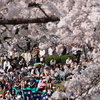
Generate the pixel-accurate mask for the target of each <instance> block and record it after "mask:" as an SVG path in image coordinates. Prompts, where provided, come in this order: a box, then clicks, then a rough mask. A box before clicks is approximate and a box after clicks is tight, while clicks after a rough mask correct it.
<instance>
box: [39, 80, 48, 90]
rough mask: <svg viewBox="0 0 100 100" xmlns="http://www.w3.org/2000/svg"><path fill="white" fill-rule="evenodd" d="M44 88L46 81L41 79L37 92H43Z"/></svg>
mask: <svg viewBox="0 0 100 100" xmlns="http://www.w3.org/2000/svg"><path fill="white" fill-rule="evenodd" d="M45 86H46V81H45V80H42V79H41V80H40V82H39V83H38V89H39V91H43V90H44V89H45Z"/></svg>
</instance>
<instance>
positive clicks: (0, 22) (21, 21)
mask: <svg viewBox="0 0 100 100" xmlns="http://www.w3.org/2000/svg"><path fill="white" fill-rule="evenodd" d="M55 21H60V19H59V18H58V17H56V16H51V17H49V18H45V17H42V18H33V19H21V18H19V19H11V20H8V19H5V20H0V25H4V24H8V25H10V24H12V25H17V24H28V23H47V22H55Z"/></svg>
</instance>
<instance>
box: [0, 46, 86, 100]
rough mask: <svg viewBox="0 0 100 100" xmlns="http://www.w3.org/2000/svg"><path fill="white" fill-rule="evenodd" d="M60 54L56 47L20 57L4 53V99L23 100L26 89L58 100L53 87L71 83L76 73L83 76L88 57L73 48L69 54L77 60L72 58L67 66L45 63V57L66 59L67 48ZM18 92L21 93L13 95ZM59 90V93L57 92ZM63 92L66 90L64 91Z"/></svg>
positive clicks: (0, 86)
mask: <svg viewBox="0 0 100 100" xmlns="http://www.w3.org/2000/svg"><path fill="white" fill-rule="evenodd" d="M60 49H61V52H60V53H57V52H56V50H55V48H54V47H53V46H50V47H49V48H48V49H47V50H45V49H39V48H37V47H34V48H33V50H32V51H29V50H23V52H21V53H19V52H18V51H17V50H16V49H15V48H14V50H13V51H10V52H7V53H4V54H3V55H2V56H1V66H0V76H1V77H0V91H3V90H4V92H3V94H2V95H1V98H4V99H6V100H22V98H23V99H25V98H24V96H22V92H21V90H23V89H25V88H37V89H38V90H37V91H38V92H40V93H42V92H45V93H46V94H48V95H49V96H50V98H53V99H54V100H56V98H55V97H53V96H52V94H53V93H54V91H55V87H54V86H53V84H56V83H58V82H60V81H67V80H68V79H71V77H72V75H73V73H72V71H73V70H74V69H76V70H77V72H78V73H79V74H81V69H82V68H85V67H86V65H85V62H86V61H85V57H84V56H83V54H82V51H83V50H82V48H79V47H78V46H77V45H72V47H71V50H70V54H72V55H75V59H74V60H72V59H70V57H68V58H67V59H66V62H65V63H64V64H62V63H60V62H59V63H57V62H56V60H55V59H54V58H51V60H50V65H47V64H46V63H45V60H44V59H45V57H47V56H52V55H58V56H63V55H67V52H66V51H67V50H66V46H64V45H62V46H61V48H60ZM13 88H16V89H17V90H18V92H17V93H16V92H15V91H12V90H13ZM58 90H60V89H57V91H58ZM63 91H64V90H63Z"/></svg>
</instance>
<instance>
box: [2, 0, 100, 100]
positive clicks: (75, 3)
mask: <svg viewBox="0 0 100 100" xmlns="http://www.w3.org/2000/svg"><path fill="white" fill-rule="evenodd" d="M31 2H33V3H34V2H35V3H39V4H40V5H41V8H42V9H43V10H44V11H45V12H46V14H47V15H48V16H51V15H55V16H57V17H59V18H60V21H59V22H48V23H47V24H46V25H44V24H40V25H38V24H28V30H25V29H21V27H22V25H16V26H13V25H8V26H7V27H8V29H7V27H4V26H2V25H1V26H0V40H1V41H2V43H3V45H4V47H5V48H6V49H8V50H11V49H12V48H13V45H14V44H15V43H16V42H18V43H19V41H20V40H21V39H22V38H23V37H24V36H28V37H31V38H32V39H35V40H37V39H38V40H40V38H41V37H43V36H46V38H47V39H48V40H49V41H48V42H47V43H46V44H45V43H43V42H41V40H40V44H39V48H41V49H43V48H45V49H46V48H47V47H48V46H49V45H50V44H51V43H52V42H57V43H58V44H61V43H63V44H68V45H70V44H72V43H76V44H81V45H84V44H88V43H90V44H91V46H93V47H94V48H95V49H97V50H98V52H99V50H100V30H99V29H100V16H99V15H100V0H0V18H1V19H3V20H5V19H8V20H10V19H16V18H17V19H18V18H22V19H24V18H41V17H46V16H45V15H44V14H43V12H42V11H41V10H40V9H38V8H37V7H33V8H30V7H28V4H29V3H31ZM16 29H19V30H20V31H19V33H18V34H17V35H16V34H15V32H16ZM52 35H53V36H52ZM6 36H8V37H11V46H8V45H7V43H6V42H5V41H4V37H6ZM54 36H58V37H59V39H58V38H57V39H56V38H54ZM20 37H21V38H20ZM59 48H60V45H58V47H57V52H59V53H60V52H61V51H58V50H59ZM99 53H100V52H99ZM99 53H95V52H94V53H93V54H92V56H93V60H94V64H92V63H91V64H88V67H87V68H86V69H85V70H83V71H82V74H81V75H80V74H77V73H76V74H74V75H73V77H72V79H71V80H70V81H69V82H65V86H66V87H68V88H69V90H71V91H72V92H74V95H75V97H77V96H79V100H82V98H83V97H84V94H85V95H86V96H87V99H85V100H89V97H88V96H90V95H93V94H95V93H97V92H98V91H99V90H100V89H99V88H98V89H97V87H99V86H100V83H99V82H98V84H97V87H95V86H94V85H93V84H92V81H93V80H94V79H95V77H96V76H98V75H99V74H100V56H98V54H99ZM90 86H93V88H91V89H90V90H89V92H88V94H87V93H86V90H87V89H88V88H89V87H90ZM67 92H68V91H67ZM80 93H83V95H81V94H80ZM80 95H81V96H80ZM82 96H83V97H82ZM60 97H62V96H59V98H60ZM80 98H81V99H80Z"/></svg>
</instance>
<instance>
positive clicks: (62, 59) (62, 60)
mask: <svg viewBox="0 0 100 100" xmlns="http://www.w3.org/2000/svg"><path fill="white" fill-rule="evenodd" d="M68 57H70V58H71V59H72V60H73V59H74V58H75V56H74V55H64V56H48V57H46V58H45V62H46V64H47V65H50V60H51V59H52V58H54V59H55V60H56V62H57V63H63V64H64V63H66V59H67V58H68Z"/></svg>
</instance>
